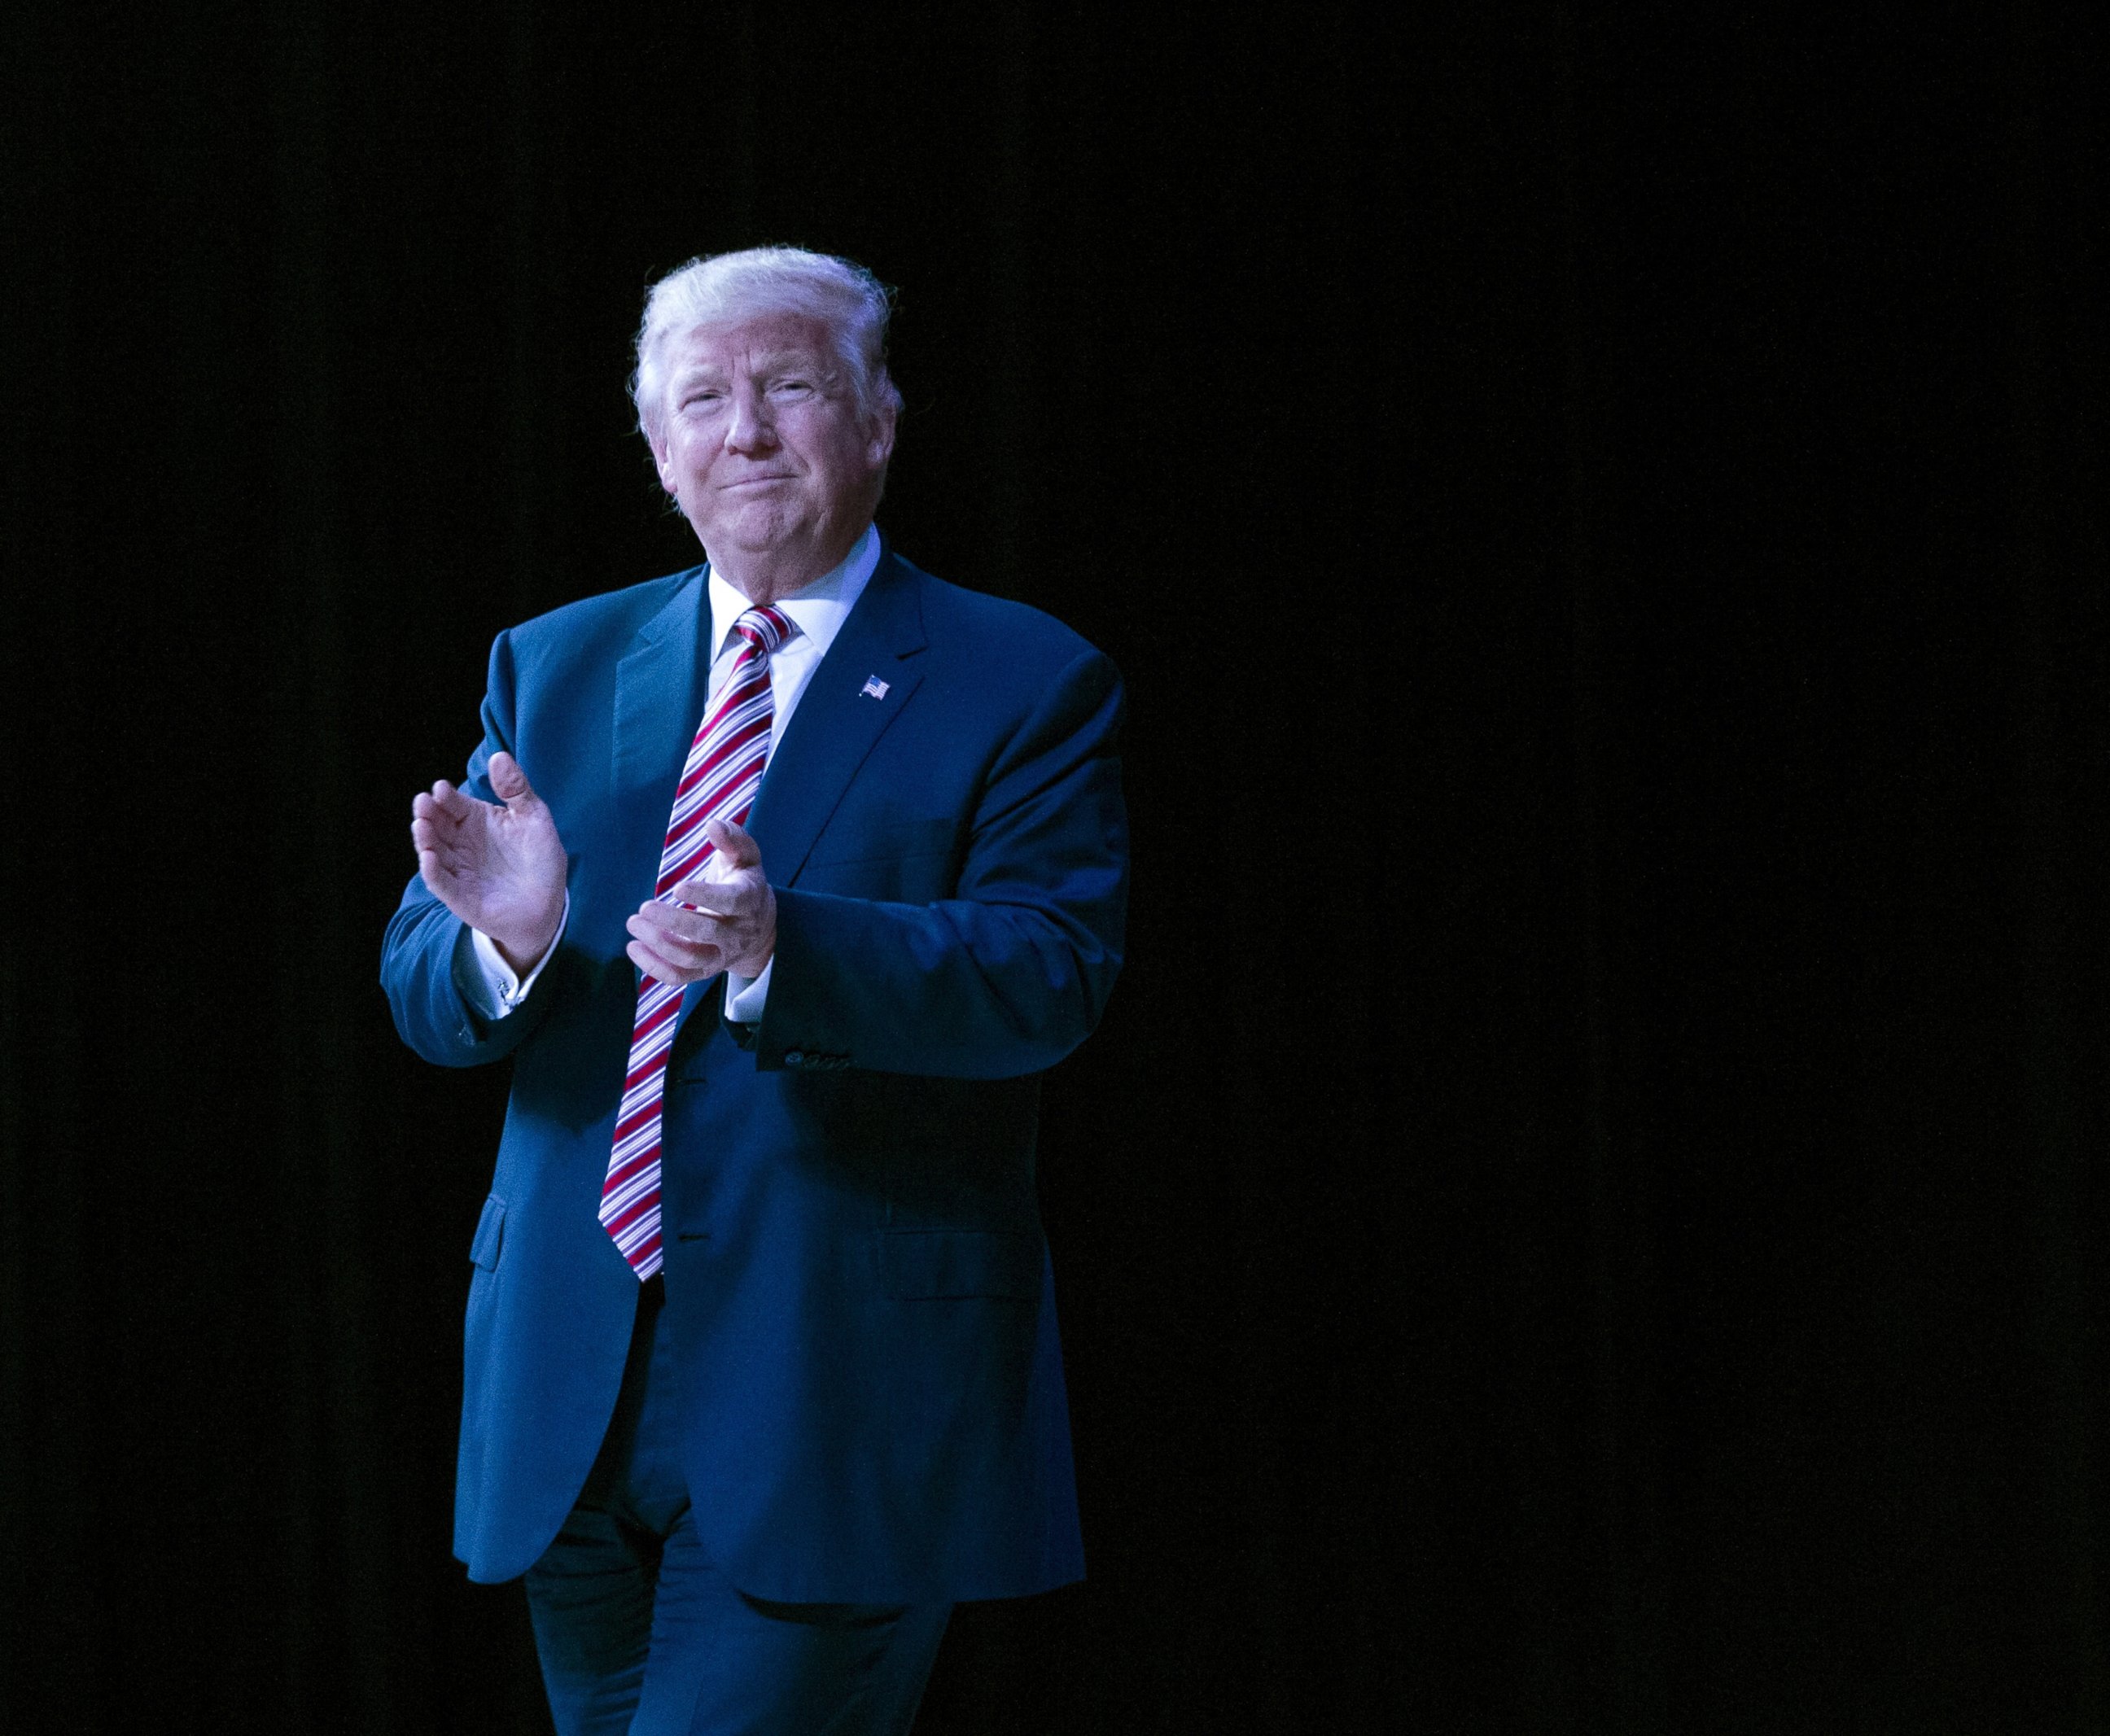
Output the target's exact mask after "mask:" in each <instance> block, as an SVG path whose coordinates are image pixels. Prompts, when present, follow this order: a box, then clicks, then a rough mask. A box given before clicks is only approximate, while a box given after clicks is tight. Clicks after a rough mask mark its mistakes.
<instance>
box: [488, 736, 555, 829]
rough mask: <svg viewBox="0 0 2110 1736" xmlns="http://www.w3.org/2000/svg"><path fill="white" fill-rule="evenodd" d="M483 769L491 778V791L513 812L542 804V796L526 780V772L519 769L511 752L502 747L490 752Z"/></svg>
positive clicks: (522, 811) (521, 812) (518, 812)
mask: <svg viewBox="0 0 2110 1736" xmlns="http://www.w3.org/2000/svg"><path fill="white" fill-rule="evenodd" d="M485 771H486V775H488V776H489V778H490V779H491V793H492V794H494V795H495V796H496V797H497V798H498V799H499V800H500V801H501V802H504V803H505V805H506V806H507V807H509V808H510V809H512V810H513V811H514V813H516V814H524V813H526V812H527V811H529V810H530V809H532V808H537V807H541V805H542V798H541V797H540V796H538V795H537V794H536V793H535V791H534V789H533V788H532V786H531V785H530V784H529V783H528V782H527V773H526V772H524V771H522V770H521V769H520V762H519V761H518V760H517V759H515V758H514V757H513V756H512V755H511V754H509V753H505V751H504V750H502V749H501V750H500V752H498V753H494V754H492V755H491V764H490V765H489V766H487V767H486V768H485Z"/></svg>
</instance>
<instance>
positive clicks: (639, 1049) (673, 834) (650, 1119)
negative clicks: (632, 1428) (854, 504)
mask: <svg viewBox="0 0 2110 1736" xmlns="http://www.w3.org/2000/svg"><path fill="white" fill-rule="evenodd" d="M733 631H735V632H736V633H737V634H739V635H740V638H741V639H742V640H745V644H743V645H742V646H741V647H740V655H739V657H738V658H736V660H735V662H734V663H733V666H732V673H731V675H729V676H727V677H726V681H725V685H724V687H723V688H722V689H720V690H719V693H718V699H717V701H716V703H713V705H711V706H710V707H709V709H708V710H706V711H705V712H704V721H703V726H702V727H701V728H700V729H699V730H697V731H696V739H695V742H694V743H693V744H691V747H690V748H689V758H688V762H687V763H686V765H684V766H682V768H681V783H680V784H678V785H677V787H676V789H675V791H674V813H673V817H672V819H670V820H669V821H668V822H667V845H666V848H664V849H663V850H662V851H661V852H660V854H659V884H658V886H657V887H656V888H654V893H653V896H654V897H656V898H658V899H659V902H661V903H663V904H674V903H678V902H680V901H679V900H678V899H677V898H675V897H673V896H672V893H673V890H674V888H676V887H677V886H678V885H680V884H681V882H682V881H684V880H692V879H695V878H696V876H697V875H700V874H701V873H702V872H703V871H704V864H705V863H706V862H708V861H709V860H710V859H711V857H712V855H713V853H714V852H715V851H716V848H717V847H716V846H715V845H714V844H713V843H711V841H710V839H708V838H707V837H705V836H704V821H709V820H729V821H731V822H732V823H733V824H734V825H745V824H746V821H747V815H748V810H749V808H751V807H754V792H755V790H756V789H758V787H759V786H760V784H761V783H762V767H763V762H764V761H766V760H767V758H768V757H769V730H770V726H771V723H772V720H773V718H774V717H775V714H776V706H775V703H774V702H773V701H772V698H771V696H770V689H769V654H770V653H772V651H774V650H775V649H777V647H778V646H779V645H781V644H783V643H784V641H785V640H787V639H789V638H790V636H791V635H793V634H794V633H795V632H797V631H799V630H798V628H797V627H796V626H794V625H793V624H792V623H791V622H790V618H789V617H786V616H784V615H781V614H779V613H777V611H776V610H775V609H773V608H751V609H749V611H748V612H747V613H745V614H744V615H742V616H741V617H740V619H739V620H738V621H736V622H734V623H733ZM680 1011H681V984H679V983H660V982H655V981H654V979H652V978H650V977H641V978H640V979H638V984H637V1020H636V1024H635V1025H633V1026H632V1030H631V1038H630V1065H629V1067H628V1068H627V1070H626V1071H625V1073H624V1074H623V1106H622V1107H621V1108H620V1109H619V1110H617V1112H616V1119H615V1147H614V1151H611V1152H610V1153H609V1160H608V1177H607V1179H606V1180H604V1182H602V1183H601V1190H600V1221H601V1224H602V1226H603V1227H604V1228H605V1229H606V1230H607V1231H608V1233H609V1235H610V1236H614V1238H615V1245H616V1246H617V1247H618V1248H619V1249H620V1250H622V1251H623V1258H624V1259H627V1260H628V1261H629V1262H630V1269H631V1270H632V1271H633V1272H635V1273H636V1274H637V1280H638V1282H640V1283H643V1282H645V1279H647V1278H649V1277H651V1276H652V1274H653V1273H655V1272H657V1271H658V1270H659V1262H660V1252H659V1100H660V1098H661V1096H663V1093H664V1092H665V1089H666V1084H667V1051H668V1049H670V1048H671V1047H672V1046H673V1042H674V1023H675V1017H676V1015H677V1014H678V1013H679V1012H680Z"/></svg>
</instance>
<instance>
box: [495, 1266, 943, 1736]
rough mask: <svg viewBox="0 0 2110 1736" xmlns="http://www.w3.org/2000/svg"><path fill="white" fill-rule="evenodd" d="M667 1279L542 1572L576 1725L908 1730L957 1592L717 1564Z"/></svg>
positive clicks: (638, 1729)
mask: <svg viewBox="0 0 2110 1736" xmlns="http://www.w3.org/2000/svg"><path fill="white" fill-rule="evenodd" d="M663 1283H664V1281H663V1279H660V1278H658V1277H654V1279H652V1280H651V1282H649V1283H647V1284H645V1286H642V1291H641V1294H640V1295H639V1298H638V1310H637V1328H636V1333H635V1334H634V1335H633V1336H632V1340H631V1345H630V1361H629V1365H628V1366H627V1368H625V1369H624V1371H623V1391H622V1395H621V1396H620V1398H618V1400H617V1401H616V1408H615V1417H614V1421H613V1422H611V1423H610V1424H609V1431H608V1438H607V1440H605V1441H604V1443H603V1444H602V1446H601V1450H600V1457H599V1458H597V1459H596V1460H595V1462H594V1467H593V1470H592V1472H591V1474H590V1475H589V1476H588V1477H587V1479H586V1487H585V1489H584V1490H582V1491H581V1493H580V1495H579V1499H578V1503H577V1505H576V1506H575V1507H573V1509H572V1512H571V1516H570V1517H569V1518H568V1519H567V1520H566V1521H564V1529H563V1530H561V1531H559V1533H558V1534H557V1539H556V1541H555V1542H554V1543H552V1544H550V1547H549V1548H548V1549H547V1550H546V1551H545V1552H544V1553H543V1556H542V1558H541V1560H540V1561H538V1562H536V1564H535V1565H534V1566H532V1567H531V1568H530V1569H528V1571H527V1604H528V1608H529V1611H530V1612H531V1613H532V1616H533V1617H534V1623H535V1645H536V1649H537V1652H539V1653H540V1654H541V1661H542V1679H543V1682H544V1684H545V1685H546V1687H547V1688H548V1689H549V1694H550V1711H551V1713H552V1715H553V1716H555V1720H556V1724H557V1729H558V1730H559V1733H560V1736H586V1733H589V1732H591V1733H593V1736H600V1733H604V1732H607V1733H618V1732H627V1733H629V1736H733V1733H735V1732H738V1733H740V1736H821V1733H822V1732H825V1733H826V1736H903V1733H905V1732H906V1731H907V1730H908V1727H909V1725H910V1724H911V1723H912V1721H913V1720H914V1719H915V1716H916V1707H917V1702H918V1701H919V1700H921V1698H922V1696H923V1684H924V1683H925V1681H926V1680H927V1679H929V1676H930V1665H931V1662H932V1661H933V1660H934V1659H935V1657H937V1655H938V1643H939V1641H940V1639H942V1638H943V1637H944V1632H945V1623H946V1621H947V1619H948V1618H949V1616H950V1615H951V1614H952V1606H951V1605H950V1604H949V1603H937V1604H910V1605H908V1606H905V1607H904V1606H901V1605H878V1604H864V1603H764V1602H763V1601H761V1600H760V1599H758V1598H750V1597H748V1596H746V1595H745V1594H743V1593H742V1592H740V1590H739V1589H736V1587H735V1586H733V1585H731V1584H730V1583H729V1582H728V1581H727V1580H726V1578H725V1576H723V1575H722V1574H721V1573H720V1572H719V1571H718V1569H717V1568H716V1567H715V1566H713V1565H712V1563H711V1562H710V1561H709V1558H708V1557H706V1556H705V1554H704V1550H703V1548H702V1546H701V1544H700V1543H699V1541H698V1539H697V1535H696V1524H695V1512H694V1510H693V1508H692V1507H691V1499H690V1494H691V1492H690V1490H689V1488H688V1485H687V1483H686V1480H685V1479H684V1477H683V1476H682V1473H681V1463H680V1459H679V1456H678V1454H677V1452H676V1442H675V1439H674V1430H675V1426H676V1416H675V1412H676V1407H675V1404H674V1403H673V1395H674V1390H675V1388H674V1382H675V1381H677V1380H678V1379H679V1378H680V1376H679V1371H678V1370H677V1368H675V1367H674V1363H673V1354H672V1347H671V1346H670V1345H669V1344H668V1331H667V1328H666V1324H665V1317H664V1310H663V1307H662V1305H661V1304H662V1302H663V1298H664V1295H665V1291H664V1287H663ZM702 1494H703V1497H704V1499H706V1500H708V1499H709V1491H708V1490H705V1491H702Z"/></svg>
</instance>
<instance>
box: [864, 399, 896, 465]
mask: <svg viewBox="0 0 2110 1736" xmlns="http://www.w3.org/2000/svg"><path fill="white" fill-rule="evenodd" d="M865 455H866V457H867V459H868V460H869V461H870V463H871V464H872V468H873V470H875V471H881V470H884V469H885V468H886V462H887V460H888V459H890V458H892V457H893V456H894V406H893V405H891V404H882V405H880V407H879V408H878V409H876V410H874V411H873V412H872V437H871V439H870V440H869V441H867V443H866V446H865Z"/></svg>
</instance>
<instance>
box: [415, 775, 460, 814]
mask: <svg viewBox="0 0 2110 1736" xmlns="http://www.w3.org/2000/svg"><path fill="white" fill-rule="evenodd" d="M420 804H423V806H424V807H428V808H429V809H430V810H431V811H432V812H433V813H435V814H437V815H443V816H446V818H447V819H449V820H451V821H457V822H458V821H463V820H466V819H467V818H468V817H469V811H470V810H471V809H472V808H473V807H475V805H476V802H475V798H473V797H472V796H466V795H464V794H463V793H461V791H460V790H459V789H455V787H454V785H453V784H450V783H449V782H448V781H447V780H446V779H445V778H441V780H440V781H439V782H438V783H437V784H434V785H433V786H432V793H431V794H430V795H427V796H414V797H413V798H411V802H410V811H411V812H412V813H416V812H417V811H418V810H419V806H420Z"/></svg>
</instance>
